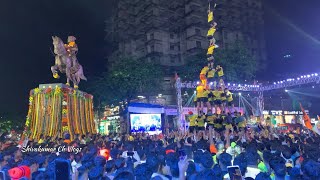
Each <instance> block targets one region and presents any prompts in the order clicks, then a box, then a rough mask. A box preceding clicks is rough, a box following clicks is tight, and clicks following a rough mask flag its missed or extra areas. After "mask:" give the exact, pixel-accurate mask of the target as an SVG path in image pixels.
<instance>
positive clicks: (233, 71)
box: [179, 42, 259, 82]
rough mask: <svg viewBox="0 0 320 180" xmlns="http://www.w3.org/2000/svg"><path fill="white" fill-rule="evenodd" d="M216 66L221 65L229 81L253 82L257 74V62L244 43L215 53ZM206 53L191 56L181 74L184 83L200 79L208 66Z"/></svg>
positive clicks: (235, 44)
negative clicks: (203, 69)
mask: <svg viewBox="0 0 320 180" xmlns="http://www.w3.org/2000/svg"><path fill="white" fill-rule="evenodd" d="M214 57H215V66H217V65H221V66H222V67H223V69H224V74H225V77H226V79H227V81H231V82H236V81H244V80H252V79H253V78H254V77H255V73H256V72H257V69H258V65H259V62H257V61H256V60H255V59H254V57H253V56H252V55H250V53H249V51H248V49H247V48H246V46H245V45H244V44H243V43H242V42H235V43H234V44H233V45H232V46H230V47H229V48H228V49H222V48H220V49H217V50H216V51H215V56H214ZM206 59H207V57H206V52H201V53H199V54H196V55H193V56H190V57H189V58H187V60H186V61H187V63H186V65H184V66H183V67H181V69H180V71H179V73H180V75H181V77H182V79H183V80H184V81H194V80H196V79H199V74H200V71H201V69H202V68H203V67H204V66H206V65H207V64H206V63H207V60H206Z"/></svg>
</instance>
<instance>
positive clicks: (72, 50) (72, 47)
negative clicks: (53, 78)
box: [64, 36, 79, 72]
mask: <svg viewBox="0 0 320 180" xmlns="http://www.w3.org/2000/svg"><path fill="white" fill-rule="evenodd" d="M75 41H76V37H74V36H68V44H65V45H64V46H65V48H66V50H67V52H68V54H69V57H70V59H71V62H72V65H71V71H72V72H75V71H77V70H78V68H79V63H78V60H77V53H78V46H77V44H76V42H75Z"/></svg>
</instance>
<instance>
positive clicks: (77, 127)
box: [24, 83, 96, 139]
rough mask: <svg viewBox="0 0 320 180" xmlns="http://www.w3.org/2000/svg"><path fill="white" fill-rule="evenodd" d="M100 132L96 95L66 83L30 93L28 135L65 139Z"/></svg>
mask: <svg viewBox="0 0 320 180" xmlns="http://www.w3.org/2000/svg"><path fill="white" fill-rule="evenodd" d="M65 132H68V133H69V134H70V135H71V139H74V135H75V134H79V135H82V134H86V133H93V134H95V133H96V128H95V123H94V113H93V96H92V95H90V94H87V93H85V92H82V91H80V90H78V89H74V88H72V87H70V86H66V85H65V84H61V83H59V84H40V85H39V87H38V88H35V89H33V90H31V91H30V97H29V111H28V115H27V121H26V127H25V132H24V135H26V136H28V137H29V138H30V139H39V137H40V135H41V134H43V135H44V136H51V137H62V136H63V133H65Z"/></svg>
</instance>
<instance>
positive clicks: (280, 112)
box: [271, 110, 282, 116]
mask: <svg viewBox="0 0 320 180" xmlns="http://www.w3.org/2000/svg"><path fill="white" fill-rule="evenodd" d="M271 114H272V115H280V116H281V115H282V111H275V110H272V111H271Z"/></svg>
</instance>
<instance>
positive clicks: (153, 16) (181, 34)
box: [109, 0, 266, 93]
mask: <svg viewBox="0 0 320 180" xmlns="http://www.w3.org/2000/svg"><path fill="white" fill-rule="evenodd" d="M218 3H220V4H219V6H218V7H219V8H217V9H216V10H215V19H216V22H217V23H218V26H217V27H218V32H217V33H216V35H215V38H216V40H217V44H218V45H219V46H220V47H221V48H228V47H229V46H230V45H231V44H232V43H234V42H235V41H236V40H241V41H244V42H245V43H246V44H247V45H248V49H249V50H250V51H251V53H252V55H254V57H255V58H256V59H257V60H258V61H265V60H266V53H265V40H264V32H263V25H264V21H263V6H262V0H243V1H241V2H240V1H238V0H221V1H219V2H218ZM116 4H117V7H116V8H115V9H116V12H114V16H113V18H112V30H111V31H112V37H113V39H114V41H115V44H117V47H116V49H117V51H116V52H115V53H114V54H113V56H114V55H116V56H117V55H127V56H135V57H137V58H141V59H145V60H147V61H150V62H155V63H157V64H159V65H162V66H163V67H164V69H165V70H166V74H167V75H168V77H169V76H171V77H173V72H170V69H171V68H175V67H178V66H181V65H184V64H185V63H186V61H187V59H188V57H190V56H191V55H195V54H197V53H199V52H203V51H204V50H206V49H207V48H208V43H209V42H208V40H207V37H206V35H207V31H208V28H209V27H208V23H207V9H208V1H207V0H118V1H117V3H116ZM113 59H116V58H113ZM109 61H112V59H111V58H109ZM203 61H204V62H206V60H203ZM110 63H112V62H110ZM172 84H173V83H172V78H165V80H164V85H163V86H164V88H163V89H165V90H168V89H171V90H172ZM164 93H165V92H164Z"/></svg>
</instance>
